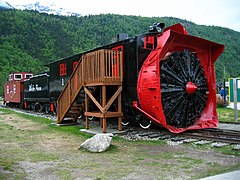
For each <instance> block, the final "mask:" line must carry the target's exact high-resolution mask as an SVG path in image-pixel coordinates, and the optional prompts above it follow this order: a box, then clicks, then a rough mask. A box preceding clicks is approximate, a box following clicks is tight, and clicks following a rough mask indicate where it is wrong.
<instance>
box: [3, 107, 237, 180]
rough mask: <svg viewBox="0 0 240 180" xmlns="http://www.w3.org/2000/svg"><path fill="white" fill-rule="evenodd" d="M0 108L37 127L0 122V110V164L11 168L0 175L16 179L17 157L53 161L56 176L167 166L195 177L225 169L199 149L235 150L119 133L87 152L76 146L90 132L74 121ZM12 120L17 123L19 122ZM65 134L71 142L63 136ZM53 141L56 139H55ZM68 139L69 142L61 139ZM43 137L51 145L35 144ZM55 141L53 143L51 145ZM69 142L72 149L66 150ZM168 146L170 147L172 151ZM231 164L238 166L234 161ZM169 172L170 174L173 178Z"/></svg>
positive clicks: (117, 174) (151, 171) (167, 170)
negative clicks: (102, 148)
mask: <svg viewBox="0 0 240 180" xmlns="http://www.w3.org/2000/svg"><path fill="white" fill-rule="evenodd" d="M0 112H1V114H3V115H10V116H12V117H13V118H15V116H16V117H19V118H21V119H25V120H27V121H29V122H31V123H33V124H34V125H36V126H37V127H39V128H37V129H36V130H35V129H34V130H24V129H21V128H20V129H18V128H16V127H14V126H12V125H9V124H6V123H2V122H1V121H3V120H2V119H1V114H0V132H1V133H0V144H1V148H0V168H2V169H4V170H5V171H9V172H11V173H10V174H2V175H1V173H0V179H15V177H21V178H20V179H22V177H25V176H26V174H25V172H24V170H21V169H20V170H19V169H18V170H17V171H16V167H18V162H20V161H29V162H36V163H37V162H56V164H57V165H56V167H50V168H49V169H52V171H55V174H57V175H58V177H59V178H60V179H74V175H73V174H72V173H73V172H75V173H76V172H81V174H82V176H83V177H88V178H89V177H94V178H95V179H108V178H109V177H111V178H113V179H120V178H122V177H125V176H128V175H129V174H133V175H138V176H140V175H141V173H140V171H141V172H142V171H143V172H145V173H147V174H145V175H149V176H150V175H154V176H156V177H159V179H161V177H165V175H166V176H167V175H168V176H169V174H170V175H171V173H173V172H174V173H175V172H176V174H175V175H174V176H176V177H177V176H179V177H180V178H181V177H184V176H183V175H184V173H186V175H188V176H189V177H195V176H196V177H199V178H201V177H203V176H206V175H212V174H218V173H220V172H225V169H226V165H225V164H220V163H213V164H212V163H208V162H206V161H205V160H204V158H203V159H202V157H204V153H205V151H208V150H209V149H211V150H213V151H215V152H217V153H220V154H231V155H235V156H240V152H239V151H232V150H231V146H228V147H222V148H213V147H211V146H210V145H204V146H201V147H200V146H196V147H195V146H194V145H192V144H189V145H179V146H177V147H174V146H173V147H170V146H168V145H167V144H166V141H128V140H124V139H122V138H120V137H114V139H113V144H112V145H111V147H110V149H108V151H106V152H104V153H101V154H96V153H90V152H87V151H86V150H78V147H79V145H80V143H81V142H82V141H84V140H85V139H87V138H89V137H91V135H86V134H85V133H82V132H80V131H79V128H80V127H78V126H62V127H58V126H53V125H50V124H51V122H52V121H51V120H49V119H46V118H43V117H36V116H32V115H28V114H22V113H18V112H14V111H12V110H9V109H3V108H0ZM4 122H5V121H4ZM12 123H14V122H12ZM15 123H16V124H17V125H19V122H15ZM53 137H56V138H53ZM52 138H53V139H54V140H52ZM71 140H72V143H70V142H69V141H71ZM41 141H43V142H41ZM57 141H61V142H62V143H60V145H59V144H58V142H57ZM68 142H69V144H66V145H65V144H64V143H68ZM46 143H52V144H53V146H51V148H53V149H51V148H50V149H44V148H41V145H44V144H46ZM55 144H56V145H57V146H56V147H54V145H55ZM69 145H71V147H69ZM188 146H189V147H188ZM43 147H45V146H43ZM70 148H72V150H70V151H69V149H70ZM74 148H75V149H74ZM172 149H175V150H174V151H172ZM181 149H193V151H199V152H202V153H203V155H199V157H195V156H194V157H191V156H189V154H188V153H187V152H186V151H184V150H183V151H182V150H181ZM168 150H169V151H168ZM237 165H238V167H239V164H237ZM237 165H235V164H233V165H229V164H228V165H227V166H228V167H227V170H228V171H229V170H233V169H239V168H237ZM198 166H199V167H205V166H207V168H208V169H209V170H206V171H204V173H201V172H198V171H197V170H196V167H198ZM49 169H48V170H49ZM156 169H158V171H156ZM192 170H194V171H196V175H191V176H190V175H189V174H190V173H189V172H192ZM174 176H171V177H172V178H174ZM130 178H131V176H130ZM23 179H24V178H23Z"/></svg>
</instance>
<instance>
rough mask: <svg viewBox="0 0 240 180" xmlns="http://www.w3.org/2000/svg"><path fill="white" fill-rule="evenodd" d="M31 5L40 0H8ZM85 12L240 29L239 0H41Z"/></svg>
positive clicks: (41, 0) (70, 9)
mask: <svg viewBox="0 0 240 180" xmlns="http://www.w3.org/2000/svg"><path fill="white" fill-rule="evenodd" d="M6 1H7V2H9V3H10V4H11V3H14V4H29V3H32V2H36V1H37V0H6ZM39 1H40V2H43V3H48V4H49V3H51V2H54V3H55V4H56V5H57V6H59V7H62V8H64V9H66V10H69V11H74V12H78V13H80V14H82V15H89V14H106V13H113V14H121V15H137V16H144V17H163V16H171V17H177V18H181V19H186V20H189V21H192V22H194V23H196V24H200V25H202V24H203V25H215V26H222V27H227V28H230V29H233V30H236V31H239V32H240V0H39Z"/></svg>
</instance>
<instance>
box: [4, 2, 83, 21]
mask: <svg viewBox="0 0 240 180" xmlns="http://www.w3.org/2000/svg"><path fill="white" fill-rule="evenodd" d="M0 2H2V1H0ZM5 4H9V3H8V2H5ZM9 5H10V4H9ZM10 6H12V7H14V8H15V9H21V10H25V9H27V10H34V11H38V12H40V13H47V14H54V15H60V16H78V17H79V16H81V14H79V13H78V12H70V11H67V10H66V9H64V8H62V7H58V6H57V5H56V4H55V3H54V2H51V1H35V2H33V3H30V4H24V5H22V4H17V3H16V4H11V5H10Z"/></svg>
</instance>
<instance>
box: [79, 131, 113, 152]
mask: <svg viewBox="0 0 240 180" xmlns="http://www.w3.org/2000/svg"><path fill="white" fill-rule="evenodd" d="M112 137H113V134H110V133H108V134H106V133H105V134H104V133H101V134H96V135H95V136H93V137H91V138H90V139H87V140H86V141H85V142H83V143H82V144H81V145H80V148H83V149H86V150H88V151H90V152H104V151H106V150H107V149H108V148H109V147H110V145H111V142H112Z"/></svg>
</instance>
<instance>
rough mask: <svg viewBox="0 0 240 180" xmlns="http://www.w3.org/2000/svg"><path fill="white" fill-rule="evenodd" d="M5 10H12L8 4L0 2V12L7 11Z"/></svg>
mask: <svg viewBox="0 0 240 180" xmlns="http://www.w3.org/2000/svg"><path fill="white" fill-rule="evenodd" d="M7 9H14V7H13V6H11V5H10V4H9V3H8V2H5V1H0V11H2V10H7Z"/></svg>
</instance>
